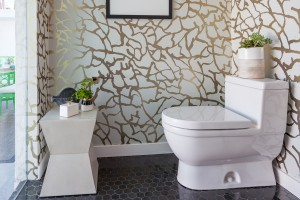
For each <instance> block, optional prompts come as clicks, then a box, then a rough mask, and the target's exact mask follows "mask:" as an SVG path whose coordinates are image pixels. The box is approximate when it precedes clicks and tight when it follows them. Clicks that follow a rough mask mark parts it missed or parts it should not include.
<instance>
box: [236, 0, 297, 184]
mask: <svg viewBox="0 0 300 200" xmlns="http://www.w3.org/2000/svg"><path fill="white" fill-rule="evenodd" d="M299 11H300V2H299V1H298V0H290V1H279V0H273V1H268V0H263V1H250V0H243V1H232V15H231V18H232V22H231V25H232V33H231V34H232V48H233V54H234V56H233V73H238V69H237V67H236V65H235V64H236V62H237V57H236V54H237V50H238V47H239V42H240V41H241V39H242V38H245V37H248V35H249V34H251V33H253V32H260V33H262V34H264V35H266V36H268V37H270V38H272V39H273V44H272V45H271V49H270V50H271V51H268V50H267V49H266V50H267V52H270V57H269V59H270V61H271V62H268V63H267V66H268V70H267V73H268V76H269V77H271V78H275V79H281V80H286V81H289V82H290V97H289V109H288V122H287V129H286V133H285V138H284V144H283V149H282V152H281V153H280V155H279V156H278V157H277V159H276V160H275V162H274V164H275V165H276V167H277V168H279V169H280V170H281V171H283V172H284V173H286V174H288V176H290V177H292V178H293V179H294V180H296V181H298V182H299V185H300V157H299V156H300V137H299V136H300V134H299V131H300V124H299V120H300V83H299V82H300V51H299V49H300V16H299V15H300V12H299ZM267 54H268V53H267ZM293 187H295V186H293ZM288 189H291V188H288Z"/></svg>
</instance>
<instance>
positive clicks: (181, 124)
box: [162, 76, 288, 190]
mask: <svg viewBox="0 0 300 200" xmlns="http://www.w3.org/2000/svg"><path fill="white" fill-rule="evenodd" d="M287 105H288V83H287V82H285V81H280V80H274V79H242V78H238V77H233V76H227V77H226V78H225V108H223V107H222V106H180V107H172V108H168V109H166V110H164V111H163V113H162V125H163V128H164V133H165V136H166V139H167V141H168V144H169V145H170V147H171V149H172V150H173V152H174V154H175V155H176V156H177V158H178V159H179V164H178V174H177V180H178V182H179V183H180V184H181V185H183V186H185V187H187V188H190V189H194V190H215V189H227V188H240V187H256V186H272V185H275V184H276V181H275V177H274V172H273V167H272V161H273V160H274V158H276V156H278V154H279V153H280V151H281V148H282V144H283V137H284V133H285V129H286V121H287Z"/></svg>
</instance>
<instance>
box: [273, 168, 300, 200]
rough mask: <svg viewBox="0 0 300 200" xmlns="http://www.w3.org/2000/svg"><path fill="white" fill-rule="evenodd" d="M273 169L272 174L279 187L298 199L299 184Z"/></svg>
mask: <svg viewBox="0 0 300 200" xmlns="http://www.w3.org/2000/svg"><path fill="white" fill-rule="evenodd" d="M273 168H274V173H275V177H276V181H277V183H278V184H279V185H281V186H282V187H284V188H285V189H287V190H288V191H290V192H291V193H292V194H293V195H295V196H296V197H298V198H300V190H299V188H300V182H298V181H297V180H295V179H294V178H292V177H290V176H289V175H287V174H286V173H284V172H283V171H281V170H280V169H278V168H277V167H273Z"/></svg>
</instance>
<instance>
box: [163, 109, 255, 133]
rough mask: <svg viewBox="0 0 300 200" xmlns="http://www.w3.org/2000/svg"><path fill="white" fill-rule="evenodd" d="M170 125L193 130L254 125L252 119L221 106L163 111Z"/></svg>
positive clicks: (241, 127) (166, 121)
mask: <svg viewBox="0 0 300 200" xmlns="http://www.w3.org/2000/svg"><path fill="white" fill-rule="evenodd" d="M162 121H163V123H165V124H168V125H169V126H173V127H177V128H182V129H191V130H232V129H248V128H251V127H253V124H252V122H251V120H249V119H247V118H245V117H243V116H241V115H239V114H237V113H234V112H232V111H230V110H228V109H226V108H223V107H221V106H182V107H181V106H180V107H172V108H168V109H166V110H164V111H163V113H162Z"/></svg>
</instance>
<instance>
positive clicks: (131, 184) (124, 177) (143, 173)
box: [17, 154, 298, 200]
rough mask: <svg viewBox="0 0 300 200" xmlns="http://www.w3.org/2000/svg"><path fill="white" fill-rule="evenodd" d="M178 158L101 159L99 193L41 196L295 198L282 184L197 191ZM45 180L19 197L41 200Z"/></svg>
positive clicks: (79, 198) (193, 199) (34, 183)
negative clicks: (184, 179)
mask: <svg viewBox="0 0 300 200" xmlns="http://www.w3.org/2000/svg"><path fill="white" fill-rule="evenodd" d="M177 164H178V160H177V158H176V157H175V156H174V155H173V154H165V155H150V156H133V157H117V158H101V159H99V179H98V193H97V194H95V195H82V196H65V197H55V198H41V199H45V200H46V199H70V200H73V199H74V200H94V199H95V200H101V199H103V200H105V199H131V200H135V199H143V200H147V199H151V200H155V199H158V200H165V199H170V200H175V199H184V200H210V199H211V200H219V199H220V200H224V199H226V200H237V199H255V200H258V199H266V200H271V199H274V200H278V199H281V200H296V199H298V198H297V197H295V196H294V195H292V194H291V193H290V192H289V191H287V190H286V189H284V188H283V187H281V186H280V185H277V186H274V187H258V188H242V189H228V190H213V191H195V190H190V189H187V188H185V187H183V186H181V185H180V184H179V183H178V182H177V180H176V174H177ZM41 187H42V181H28V182H27V183H26V185H25V187H24V188H23V190H22V191H21V193H20V195H19V196H18V198H17V199H18V200H31V199H39V194H40V191H41Z"/></svg>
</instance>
